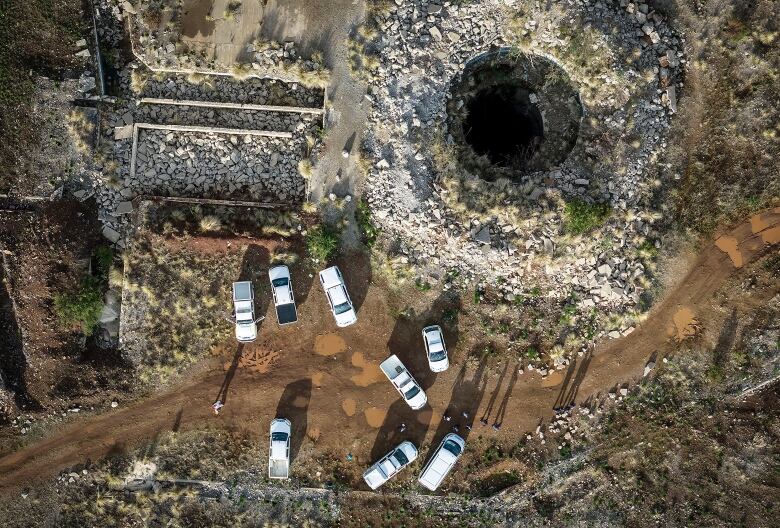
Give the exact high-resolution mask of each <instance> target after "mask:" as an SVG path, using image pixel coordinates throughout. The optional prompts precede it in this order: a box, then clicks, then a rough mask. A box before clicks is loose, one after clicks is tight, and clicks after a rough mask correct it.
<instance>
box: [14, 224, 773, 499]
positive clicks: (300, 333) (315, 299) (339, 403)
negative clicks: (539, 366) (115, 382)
mask: <svg viewBox="0 0 780 528" xmlns="http://www.w3.org/2000/svg"><path fill="white" fill-rule="evenodd" d="M760 222H761V223H758V224H757V223H756V222H755V221H753V222H751V221H747V222H745V223H744V224H742V225H740V226H738V227H737V228H735V229H733V230H732V231H730V232H729V233H728V235H729V236H731V237H734V238H735V239H736V240H737V244H736V248H737V249H738V250H739V251H740V254H741V255H742V258H743V259H744V265H748V264H749V263H751V262H753V261H755V260H756V259H757V258H759V257H760V256H762V255H764V254H766V253H767V252H768V251H769V250H770V246H768V245H766V244H765V243H764V237H765V236H767V233H770V234H771V233H772V231H771V230H772V229H775V228H777V227H780V210H774V211H769V212H766V213H764V214H762V216H761V218H760ZM753 227H755V228H756V229H753ZM337 263H338V264H339V266H340V267H341V268H342V270H343V271H344V272H345V273H344V274H345V276H346V277H347V278H348V285H349V286H350V293H351V294H352V298H353V300H354V301H355V304H356V306H357V308H358V318H359V319H358V323H357V324H355V325H353V326H351V327H348V328H345V329H336V328H335V324H334V322H333V318H332V316H331V314H330V313H329V310H328V308H327V303H326V301H325V298H324V295H323V293H322V292H321V291H320V288H319V285H318V284H317V283H316V281H312V284H310V286H309V290H308V291H309V293H308V295H307V296H306V298H305V299H302V298H300V297H299V300H300V306H299V323H298V324H297V325H294V326H291V327H283V328H280V327H278V326H276V325H275V324H268V321H266V322H265V324H263V326H262V328H261V330H260V333H261V334H263V339H262V344H263V347H264V349H265V350H268V351H274V352H276V353H278V356H277V357H276V359H275V360H274V362H273V364H272V366H271V368H270V369H268V370H267V371H266V372H264V373H261V372H259V371H257V370H254V369H252V368H243V369H241V368H240V369H238V370H237V371H236V373H235V376H234V377H233V378H232V383H231V384H230V386H229V389H227V390H226V391H225V394H226V396H225V398H224V403H225V407H224V408H223V409H222V412H221V413H220V415H219V416H214V415H213V414H212V412H211V404H212V402H213V401H214V398H215V396H216V395H217V394H218V393H219V391H220V387H222V385H223V381H224V379H225V372H224V371H223V362H222V361H221V360H220V361H216V362H215V363H216V364H215V365H214V368H212V369H211V370H208V371H207V372H205V373H203V374H200V375H198V377H196V378H195V379H192V380H191V381H190V382H189V383H187V384H186V385H183V386H180V387H178V388H176V389H174V390H171V391H169V392H165V393H162V394H156V395H153V396H152V397H150V398H148V399H146V400H144V401H139V402H137V403H135V404H133V405H129V406H127V407H125V408H121V407H120V408H119V409H117V410H115V411H111V412H108V413H105V414H103V415H100V416H94V417H90V418H87V419H85V420H83V421H80V422H79V423H75V424H72V425H69V426H64V427H62V428H61V429H60V430H58V431H52V432H51V434H50V436H49V437H48V438H46V439H44V440H42V441H40V442H38V443H36V444H34V445H30V446H28V447H26V448H24V449H22V450H20V451H18V452H15V453H13V454H11V455H8V456H5V457H4V458H2V459H0V487H10V486H19V485H21V486H24V485H29V484H30V483H31V482H32V481H34V480H35V479H43V478H47V477H48V476H51V475H52V474H53V473H55V472H57V471H59V470H60V469H62V468H64V467H67V466H71V465H73V464H78V463H82V462H84V461H85V460H87V459H95V458H98V457H102V456H104V455H106V454H108V453H112V452H116V451H118V450H119V451H121V450H122V449H124V448H125V446H128V445H134V444H138V443H140V442H143V441H145V440H148V439H150V438H153V437H154V436H156V435H157V434H159V433H160V432H161V431H165V430H170V429H171V428H172V427H174V426H176V427H178V428H179V430H187V429H196V428H202V427H203V426H204V425H206V424H210V425H212V426H216V427H225V428H233V429H240V430H247V431H249V432H250V434H252V435H253V436H254V437H255V438H257V441H258V442H263V441H264V440H263V438H264V436H263V435H264V434H265V432H266V431H267V428H268V423H269V422H270V420H271V419H272V418H273V417H274V413H276V415H279V416H285V415H286V416H287V417H289V418H291V419H292V421H293V422H294V423H304V424H305V427H304V428H303V429H302V431H304V432H305V431H310V432H316V437H317V442H316V444H313V445H310V446H307V449H302V450H301V453H307V456H312V457H314V458H316V457H318V456H321V455H324V454H329V453H341V456H343V455H344V454H346V453H352V454H354V457H355V461H356V462H357V463H356V464H355V463H353V466H352V467H353V468H354V470H355V472H356V474H357V473H359V471H361V470H362V468H363V467H364V466H365V465H367V464H368V463H370V462H371V461H372V460H374V459H375V458H377V457H378V456H381V455H382V454H384V453H386V452H387V451H388V450H389V449H390V447H391V446H392V445H395V444H397V443H398V442H399V441H401V440H402V439H408V440H412V441H413V442H414V443H415V444H417V445H421V444H422V443H423V442H426V443H428V444H430V443H433V442H437V441H439V439H440V438H441V437H442V436H443V435H444V434H446V433H447V432H449V431H450V430H451V428H452V426H453V425H460V426H461V428H460V431H461V434H463V435H467V434H468V431H467V430H466V429H465V427H463V426H464V425H465V423H466V422H469V423H472V422H473V423H474V431H475V432H478V433H479V434H480V436H483V437H485V438H492V437H496V438H497V439H498V440H511V439H517V438H518V436H519V435H520V434H523V433H525V432H527V431H531V430H533V429H534V428H535V427H536V425H537V424H538V422H539V420H540V419H548V418H550V417H551V416H552V413H553V407H555V406H560V404H561V402H564V403H568V402H582V401H584V400H586V399H588V398H590V397H592V396H594V395H597V394H599V393H604V392H606V391H607V390H609V389H611V388H612V387H614V386H616V385H617V384H620V383H624V382H629V381H631V380H632V379H638V378H639V376H641V374H642V371H643V368H644V366H645V364H646V363H647V362H648V360H650V359H651V358H657V357H662V356H663V355H664V354H666V353H668V351H669V350H671V348H672V347H673V343H670V340H669V336H668V334H667V330H668V328H669V327H670V326H671V325H673V323H674V316H675V314H676V313H678V311H679V310H680V309H681V308H683V307H687V308H688V309H690V310H691V311H692V313H694V314H695V315H696V319H697V321H698V324H699V326H700V327H701V328H704V329H706V328H708V325H712V326H713V328H714V327H715V325H716V324H718V318H719V315H718V314H719V313H720V311H719V307H720V306H721V305H722V304H724V303H727V302H728V299H726V300H724V299H716V296H715V295H714V294H715V292H716V291H718V289H719V288H720V287H721V285H722V284H723V283H724V281H725V280H726V279H727V278H729V277H730V276H731V275H732V274H734V273H735V266H734V263H733V261H732V259H731V258H729V256H728V254H727V253H725V252H724V251H722V250H721V249H719V247H718V246H716V245H715V244H712V245H710V246H709V247H706V248H705V249H704V250H703V251H702V253H701V254H700V255H699V257H698V258H697V259H696V260H695V262H693V263H692V264H691V266H690V268H689V269H690V271H689V272H688V274H687V275H685V276H684V277H681V279H680V280H679V282H678V284H676V285H673V286H671V287H669V289H668V293H667V295H666V297H665V298H664V299H663V300H662V301H661V302H659V303H658V304H657V305H656V307H655V308H654V309H653V310H652V311H651V313H650V314H649V316H648V318H647V319H646V321H645V322H644V323H643V324H642V325H641V326H639V327H638V328H637V330H636V331H634V332H633V333H631V334H630V335H628V336H627V337H624V338H622V339H615V340H610V341H607V342H603V343H601V344H600V345H599V346H598V347H597V348H596V350H595V351H594V353H593V354H592V355H589V356H585V357H584V358H581V359H579V360H578V361H577V362H576V363H574V364H573V365H571V367H570V369H569V370H568V371H567V372H566V374H565V377H564V380H563V381H562V382H561V383H560V384H558V385H557V386H551V383H552V382H551V381H548V380H549V379H550V378H548V380H542V379H541V377H540V376H538V374H536V373H534V374H530V375H529V374H525V375H522V376H521V377H519V378H518V376H517V375H516V365H515V364H514V362H507V363H506V364H504V365H491V364H489V363H488V362H487V361H484V360H483V361H481V362H479V364H477V363H476V362H475V361H474V360H470V361H467V360H466V358H467V357H468V353H467V350H468V343H466V342H465V339H461V342H458V341H457V340H454V341H453V340H449V341H448V344H449V345H450V351H451V355H452V361H453V364H452V366H451V367H450V369H449V370H448V371H446V372H443V373H440V374H438V375H433V374H432V373H430V372H428V371H427V368H425V358H424V353H423V350H422V343H421V342H419V341H420V338H419V330H418V329H419V326H420V325H422V324H424V323H425V322H427V321H423V320H420V321H418V320H416V319H415V320H411V321H410V320H408V319H404V320H401V319H399V320H394V319H393V318H392V317H391V316H390V315H389V314H390V313H391V311H390V310H389V309H388V299H387V293H386V290H385V289H383V288H381V287H380V286H378V285H375V284H373V283H372V281H371V270H370V266H369V265H368V262H367V258H365V257H363V256H360V255H351V256H349V257H348V258H346V257H345V258H343V259H340V260H339V261H338V262H337ZM294 275H295V271H294ZM773 293H774V292H767V294H773ZM410 322H411V324H410ZM328 333H331V334H336V333H337V335H339V336H340V337H342V338H343V339H344V341H345V344H346V347H339V348H340V349H341V350H345V349H350V350H354V351H359V352H360V353H361V354H363V360H364V361H366V362H377V363H378V362H380V361H381V360H383V359H384V358H385V357H386V356H387V355H388V354H389V353H394V354H398V355H399V357H400V358H401V359H402V361H404V362H405V363H406V364H407V365H408V366H409V368H410V370H412V372H413V373H414V374H415V376H416V377H417V379H418V381H420V383H421V385H423V387H424V388H425V390H426V392H427V394H428V400H429V404H430V410H426V411H421V412H414V411H411V410H410V409H409V407H408V406H407V405H406V404H405V403H404V402H403V401H401V400H400V399H399V397H398V395H397V393H396V392H395V391H394V390H393V389H392V388H391V387H390V385H389V384H387V383H373V384H371V385H368V386H365V387H362V386H358V385H356V384H355V383H354V381H353V379H352V377H353V376H356V375H358V376H359V375H361V374H362V372H361V369H362V368H363V367H362V366H361V368H356V367H355V366H354V365H353V363H352V359H353V358H352V357H349V355H347V354H336V355H327V356H325V355H321V354H318V353H317V352H316V351H315V350H316V346H315V343H316V340H317V337H318V336H322V335H324V334H328ZM445 337H447V336H446V332H445ZM226 346H228V347H229V348H230V347H232V349H233V350H236V348H237V347H236V345H235V344H232V345H231V344H229V343H228V344H226ZM360 364H361V365H362V360H361V363H360ZM496 368H497V369H498V371H499V372H503V373H502V374H501V375H500V376H499V377H496V376H492V375H490V374H489V373H490V371H491V370H495V369H496ZM314 378H317V381H318V383H315V384H314V387H312V379H314ZM553 381H557V380H556V379H555V378H553ZM485 396H488V397H487V398H485ZM349 400H353V401H354V402H355V403H354V414H353V415H352V416H349V414H350V412H351V411H352V403H347V402H348V401H349ZM348 411H349V412H348ZM463 412H466V413H467V415H468V418H464V417H463V416H462V413H463ZM445 413H446V415H448V416H450V417H452V420H451V421H444V420H441V419H440V418H441V417H442V416H443V415H444V414H445ZM479 418H483V419H484V420H485V422H487V423H493V422H499V423H501V424H502V427H501V428H500V430H494V429H493V428H491V427H485V426H481V425H480V423H479V422H478V421H477V420H478V419H479ZM402 423H404V424H406V426H407V429H406V431H405V432H404V433H400V432H399V426H400V425H401V424H402ZM376 429H379V431H378V432H377V431H376ZM310 436H311V435H310ZM294 441H296V442H299V443H304V442H308V440H306V439H305V436H304V435H303V434H301V435H300V436H299V437H298V438H295V439H294ZM300 458H301V459H302V458H304V456H303V455H301V456H300ZM296 466H297V471H299V472H301V471H305V470H304V469H302V468H304V466H305V464H304V463H299V462H296ZM295 472H296V469H295V468H294V469H293V473H294V474H295Z"/></svg>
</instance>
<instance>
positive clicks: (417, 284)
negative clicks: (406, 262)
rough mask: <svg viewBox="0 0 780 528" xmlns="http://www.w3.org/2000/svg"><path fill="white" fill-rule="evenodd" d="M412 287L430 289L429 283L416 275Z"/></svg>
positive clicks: (420, 289) (422, 290)
mask: <svg viewBox="0 0 780 528" xmlns="http://www.w3.org/2000/svg"><path fill="white" fill-rule="evenodd" d="M414 287H415V288H417V291H421V292H427V291H430V289H431V283H429V282H428V281H427V280H424V279H421V278H420V277H417V278H416V279H414Z"/></svg>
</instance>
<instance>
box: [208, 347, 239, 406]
mask: <svg viewBox="0 0 780 528" xmlns="http://www.w3.org/2000/svg"><path fill="white" fill-rule="evenodd" d="M243 352H244V344H243V343H239V344H238V346H237V347H236V353H235V354H233V361H231V362H230V366H229V367H228V369H227V371H226V372H225V378H224V379H223V380H222V385H221V386H220V387H219V392H218V393H217V397H216V398H214V402H222V405H226V404H227V400H228V391H229V390H230V384H231V382H232V381H233V377H234V376H235V375H236V370H237V369H238V364H239V363H240V361H241V354H242V353H243Z"/></svg>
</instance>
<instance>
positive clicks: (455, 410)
mask: <svg viewBox="0 0 780 528" xmlns="http://www.w3.org/2000/svg"><path fill="white" fill-rule="evenodd" d="M486 369H487V359H486V358H482V359H481V360H480V362H479V363H478V364H477V366H476V368H475V369H474V372H473V373H472V374H471V376H470V377H468V378H467V377H466V375H467V373H468V370H469V364H468V363H464V364H463V366H462V367H461V368H460V371H458V377H457V378H455V384H454V385H453V387H452V393H451V396H450V402H449V404H447V407H446V410H445V411H444V416H445V417H449V418H450V419H449V420H446V419H445V418H444V417H443V418H442V420H441V422H439V427H438V428H437V429H436V433H435V434H434V435H433V439H432V443H431V445H430V446H429V448H428V453H427V455H426V456H425V460H428V459H429V458H430V457H431V456H432V455H433V452H434V451H435V449H436V448H437V447H438V446H439V443H441V440H442V438H444V436H445V435H447V434H448V433H457V434H458V435H460V436H461V438H463V439H464V440H468V437H469V435H470V434H471V431H472V428H473V426H474V419H475V418H476V416H475V415H476V413H477V411H478V410H479V406H480V404H481V403H482V398H483V397H484V396H485V391H486V390H487V381H488V379H487V375H486V372H485V370H486Z"/></svg>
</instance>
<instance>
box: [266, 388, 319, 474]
mask: <svg viewBox="0 0 780 528" xmlns="http://www.w3.org/2000/svg"><path fill="white" fill-rule="evenodd" d="M311 387H312V384H311V378H303V379H299V380H298V381H294V382H292V383H290V384H289V385H287V386H286V387H285V388H284V392H283V393H282V397H281V398H280V399H279V405H277V406H276V416H275V418H287V419H288V420H290V422H291V424H292V435H291V438H290V463H292V462H293V461H294V460H295V457H296V456H297V454H298V450H299V449H300V448H301V445H302V444H303V440H304V438H306V430H307V428H308V426H309V421H308V414H309V403H310V402H311Z"/></svg>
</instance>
